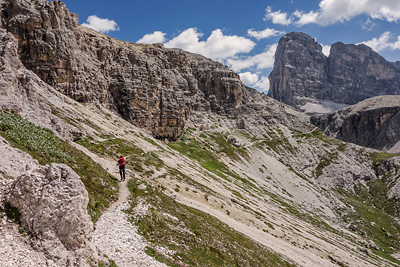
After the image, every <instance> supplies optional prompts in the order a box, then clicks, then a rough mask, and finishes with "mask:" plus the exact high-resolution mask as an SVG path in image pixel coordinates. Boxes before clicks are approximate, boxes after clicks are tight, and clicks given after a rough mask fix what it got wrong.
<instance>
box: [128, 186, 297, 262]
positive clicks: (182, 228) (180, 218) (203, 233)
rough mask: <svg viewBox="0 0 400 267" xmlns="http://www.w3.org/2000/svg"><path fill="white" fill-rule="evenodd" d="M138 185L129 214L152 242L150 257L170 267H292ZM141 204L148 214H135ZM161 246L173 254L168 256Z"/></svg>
mask: <svg viewBox="0 0 400 267" xmlns="http://www.w3.org/2000/svg"><path fill="white" fill-rule="evenodd" d="M139 183H142V182H140V181H138V180H136V179H131V180H129V184H128V187H129V189H130V191H131V192H132V200H133V201H132V203H131V207H130V209H128V210H127V211H126V212H127V213H128V214H130V215H131V220H132V221H133V222H134V223H135V224H136V225H137V226H138V227H139V233H140V234H141V235H143V236H144V237H145V238H146V239H147V240H148V241H150V242H151V244H152V247H149V248H148V250H147V253H148V254H149V255H151V256H154V257H155V258H157V259H158V260H159V261H162V262H165V263H167V264H168V265H169V266H293V265H292V264H290V263H289V262H286V261H284V260H282V259H281V258H280V257H279V256H278V255H276V254H274V253H271V252H269V251H268V250H267V249H266V248H265V247H262V246H261V245H259V244H258V243H256V242H254V241H252V240H250V239H249V238H247V237H246V236H244V235H243V234H241V233H238V232H237V231H235V230H233V229H231V228H230V227H229V226H227V225H226V224H223V223H222V222H220V221H219V220H217V219H216V218H214V217H213V216H211V215H208V214H206V213H204V212H201V211H199V210H196V209H193V208H190V207H187V206H185V205H182V204H180V203H178V202H176V201H175V200H173V199H172V198H170V197H168V196H166V195H165V194H163V193H162V192H160V191H159V190H158V189H156V188H153V187H150V186H148V185H145V186H139ZM140 188H142V189H140ZM143 202H145V203H146V204H144V203H143ZM139 203H141V205H143V204H144V205H149V210H148V212H147V213H146V214H141V215H137V214H136V213H135V207H136V206H137V205H138V204H139ZM160 246H161V247H167V248H168V249H169V250H170V251H171V253H170V254H169V255H165V254H164V253H163V252H161V250H160V249H159V247H160Z"/></svg>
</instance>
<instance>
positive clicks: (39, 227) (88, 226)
mask: <svg viewBox="0 0 400 267" xmlns="http://www.w3.org/2000/svg"><path fill="white" fill-rule="evenodd" d="M7 202H8V203H9V204H10V205H11V207H14V208H17V209H18V211H19V212H20V214H21V224H22V226H23V227H24V228H25V229H26V230H27V231H29V232H30V233H31V234H32V235H33V236H34V237H35V238H37V239H38V242H36V244H37V246H38V249H39V250H43V251H44V252H45V253H46V254H47V256H48V257H49V258H51V259H53V260H54V261H56V262H57V264H58V265H59V266H61V265H62V266H86V265H87V263H90V265H95V262H96V253H95V248H94V246H93V244H92V243H91V234H92V232H93V223H92V221H91V220H90V216H89V215H88V213H87V211H86V207H87V205H88V202H89V197H88V193H87V191H86V189H85V186H84V184H83V183H82V181H81V180H80V178H79V176H78V175H77V174H76V173H75V172H74V171H73V170H72V169H71V168H69V167H68V166H66V165H63V164H51V165H46V166H43V167H39V168H37V169H35V170H33V171H32V172H29V173H26V174H23V175H21V176H20V177H19V178H17V179H16V180H15V182H14V183H13V185H12V187H11V190H10V194H9V195H8V197H7Z"/></svg>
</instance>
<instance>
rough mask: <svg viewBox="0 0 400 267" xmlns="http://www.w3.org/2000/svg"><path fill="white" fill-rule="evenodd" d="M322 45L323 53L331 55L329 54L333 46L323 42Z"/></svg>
mask: <svg viewBox="0 0 400 267" xmlns="http://www.w3.org/2000/svg"><path fill="white" fill-rule="evenodd" d="M321 46H322V53H323V54H324V55H325V56H327V57H329V54H330V53H331V46H330V45H323V44H321Z"/></svg>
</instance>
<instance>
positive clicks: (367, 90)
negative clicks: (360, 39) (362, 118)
mask: <svg viewBox="0 0 400 267" xmlns="http://www.w3.org/2000/svg"><path fill="white" fill-rule="evenodd" d="M269 80H270V84H271V85H270V90H269V93H268V95H269V96H271V97H273V98H274V99H276V100H279V101H281V102H283V103H286V104H289V105H291V106H293V107H295V108H297V109H300V110H302V111H305V112H307V113H316V112H317V113H321V111H322V112H329V111H333V110H336V109H340V108H343V107H345V106H346V105H353V104H356V103H358V102H360V101H362V100H364V99H367V98H370V97H374V96H379V95H398V94H400V62H395V63H394V62H389V61H387V60H386V59H384V58H383V57H382V56H380V55H379V54H378V53H376V52H375V51H373V50H372V49H371V48H370V47H368V46H366V45H363V44H359V45H354V44H343V43H341V42H337V43H334V44H332V46H331V50H330V55H329V57H327V56H325V55H324V54H323V53H322V47H321V45H320V44H318V43H317V42H316V41H315V39H314V38H312V37H311V36H309V35H307V34H305V33H298V32H292V33H289V34H286V35H285V36H283V37H282V38H281V39H280V41H279V44H278V48H277V50H276V54H275V64H274V69H273V71H272V72H271V74H270V75H269Z"/></svg>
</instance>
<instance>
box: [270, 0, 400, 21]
mask: <svg viewBox="0 0 400 267" xmlns="http://www.w3.org/2000/svg"><path fill="white" fill-rule="evenodd" d="M362 14H364V15H367V16H368V17H369V18H371V19H380V20H386V21H389V22H397V21H399V20H400V1H398V0H380V1H376V0H363V1H359V0H322V1H321V2H320V3H319V9H318V10H313V11H309V12H305V11H300V10H296V11H295V12H293V13H292V14H288V13H285V12H281V11H280V10H279V11H272V8H271V7H270V6H268V7H267V9H266V15H265V17H264V20H271V21H272V22H273V23H275V24H281V25H289V24H297V25H300V26H301V25H305V24H310V23H316V24H320V25H324V26H326V25H331V24H334V23H337V22H344V21H348V20H351V19H352V18H354V17H356V16H359V15H362Z"/></svg>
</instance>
